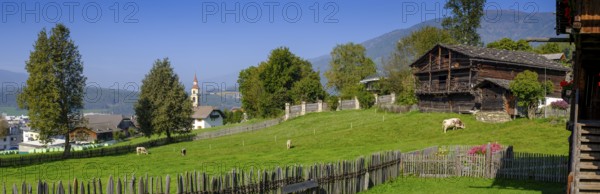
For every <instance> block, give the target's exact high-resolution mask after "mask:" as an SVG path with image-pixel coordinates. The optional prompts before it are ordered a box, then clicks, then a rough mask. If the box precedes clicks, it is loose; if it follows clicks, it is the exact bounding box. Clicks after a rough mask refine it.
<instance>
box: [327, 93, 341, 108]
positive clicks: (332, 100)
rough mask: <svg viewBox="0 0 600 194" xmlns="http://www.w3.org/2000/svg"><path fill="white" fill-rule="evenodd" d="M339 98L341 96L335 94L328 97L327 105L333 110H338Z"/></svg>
mask: <svg viewBox="0 0 600 194" xmlns="http://www.w3.org/2000/svg"><path fill="white" fill-rule="evenodd" d="M338 98H339V97H338V96H334V95H331V96H328V97H327V100H326V101H327V106H329V110H332V111H335V110H337V107H338V106H339V104H338Z"/></svg>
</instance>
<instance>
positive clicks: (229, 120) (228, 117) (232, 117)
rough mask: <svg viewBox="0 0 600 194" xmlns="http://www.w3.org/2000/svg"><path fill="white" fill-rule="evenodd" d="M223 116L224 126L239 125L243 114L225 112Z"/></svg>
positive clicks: (239, 112) (240, 112)
mask: <svg viewBox="0 0 600 194" xmlns="http://www.w3.org/2000/svg"><path fill="white" fill-rule="evenodd" d="M223 114H224V115H225V119H224V120H223V124H225V125H228V124H236V123H240V122H242V119H244V112H242V111H229V110H225V111H223Z"/></svg>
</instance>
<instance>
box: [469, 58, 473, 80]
mask: <svg viewBox="0 0 600 194" xmlns="http://www.w3.org/2000/svg"><path fill="white" fill-rule="evenodd" d="M472 72H473V61H472V60H469V87H471V79H472V78H471V77H472V74H473V73H472Z"/></svg>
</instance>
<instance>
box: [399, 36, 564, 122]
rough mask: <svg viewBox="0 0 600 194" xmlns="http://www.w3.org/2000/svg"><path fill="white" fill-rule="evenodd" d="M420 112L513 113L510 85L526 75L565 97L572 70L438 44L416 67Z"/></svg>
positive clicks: (518, 55) (511, 54)
mask: <svg viewBox="0 0 600 194" xmlns="http://www.w3.org/2000/svg"><path fill="white" fill-rule="evenodd" d="M411 67H412V68H413V73H414V75H415V79H416V81H417V83H416V84H417V88H416V95H417V97H418V99H419V108H420V109H421V111H426V112H431V111H433V112H467V111H470V110H475V109H477V110H482V111H502V110H503V111H506V112H508V113H509V114H513V113H514V112H515V111H514V107H513V106H514V99H513V97H512V95H511V94H510V92H509V90H508V84H509V83H510V81H511V80H512V79H514V77H515V76H516V75H517V74H518V73H520V72H523V71H525V70H530V71H534V72H537V73H538V75H539V79H540V81H544V80H550V81H552V82H553V83H554V92H553V93H552V94H550V95H549V96H554V97H560V89H561V88H560V85H559V83H560V81H562V80H564V79H565V76H566V74H567V72H568V71H569V69H568V68H565V67H564V66H563V65H562V64H560V63H557V62H555V61H552V60H549V59H547V58H545V57H543V56H541V55H538V54H535V53H529V52H522V51H508V50H500V49H491V48H483V47H474V46H466V45H441V44H439V45H436V46H435V47H433V48H432V49H431V50H429V51H428V52H427V53H426V54H424V55H423V56H421V57H419V58H418V59H417V60H416V61H415V62H414V63H413V64H411Z"/></svg>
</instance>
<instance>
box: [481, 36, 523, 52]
mask: <svg viewBox="0 0 600 194" xmlns="http://www.w3.org/2000/svg"><path fill="white" fill-rule="evenodd" d="M486 47H487V48H495V49H503V50H509V51H529V52H531V51H533V47H531V45H529V43H528V42H527V41H525V40H522V39H521V40H518V41H516V42H515V41H514V40H512V39H510V38H502V39H500V40H497V41H494V42H490V43H488V44H487V45H486Z"/></svg>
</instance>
